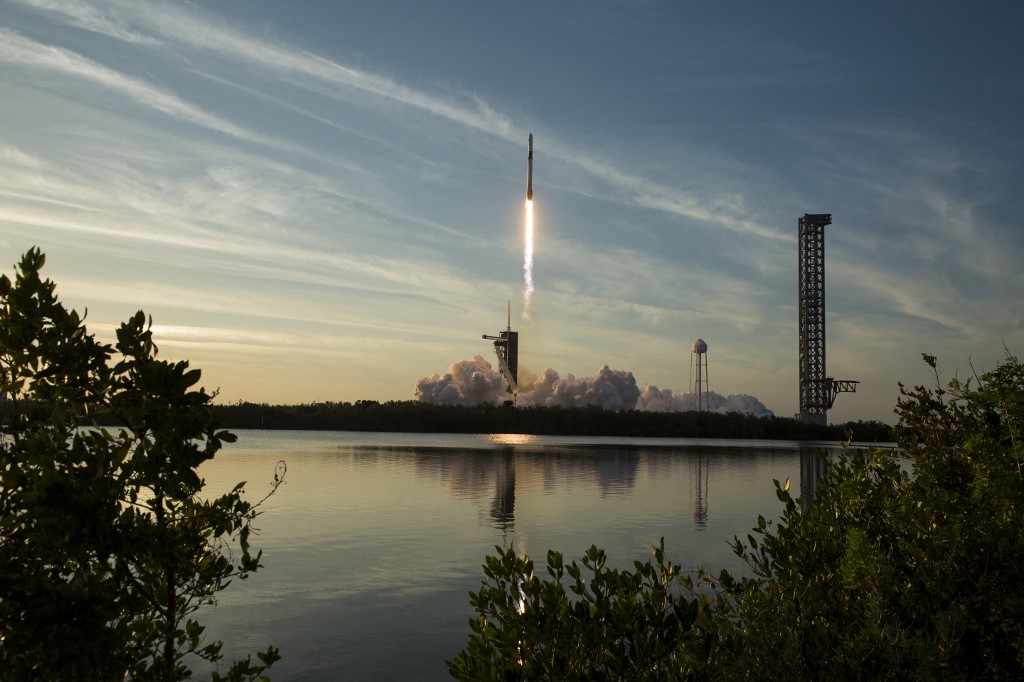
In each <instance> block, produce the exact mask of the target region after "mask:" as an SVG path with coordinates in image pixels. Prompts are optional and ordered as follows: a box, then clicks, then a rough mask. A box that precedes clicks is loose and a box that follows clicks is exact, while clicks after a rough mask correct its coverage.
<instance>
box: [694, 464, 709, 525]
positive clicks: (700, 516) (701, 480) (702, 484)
mask: <svg viewBox="0 0 1024 682" xmlns="http://www.w3.org/2000/svg"><path fill="white" fill-rule="evenodd" d="M690 484H691V485H692V486H693V490H692V491H691V492H690V515H691V517H692V519H693V525H694V526H696V527H697V528H700V529H703V528H706V527H707V525H708V456H707V455H706V454H704V453H703V452H698V453H697V455H696V456H695V457H694V458H692V459H691V460H690Z"/></svg>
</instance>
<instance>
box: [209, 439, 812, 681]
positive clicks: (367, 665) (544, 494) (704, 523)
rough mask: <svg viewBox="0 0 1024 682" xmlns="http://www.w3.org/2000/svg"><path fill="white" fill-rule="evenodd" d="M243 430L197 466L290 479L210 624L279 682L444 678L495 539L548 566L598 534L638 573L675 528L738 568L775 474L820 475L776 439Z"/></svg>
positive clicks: (217, 485)
mask: <svg viewBox="0 0 1024 682" xmlns="http://www.w3.org/2000/svg"><path fill="white" fill-rule="evenodd" d="M238 435H239V440H238V443H236V444H234V445H230V446H228V447H227V448H226V450H225V451H223V452H222V453H221V454H220V455H218V457H217V458H216V460H214V461H213V462H209V463H207V464H206V465H204V467H203V469H202V470H201V473H202V475H203V476H204V477H205V478H206V481H207V485H208V488H207V489H208V491H209V492H210V493H211V494H213V493H219V492H224V491H227V490H229V489H230V488H231V487H232V486H233V485H234V484H235V483H237V482H239V481H243V480H244V481H248V485H247V494H248V496H249V497H250V499H254V500H255V499H258V498H259V497H262V495H263V494H264V492H265V491H266V490H267V488H268V487H269V485H270V481H271V480H272V478H273V475H274V465H275V463H276V462H277V461H278V460H279V459H284V460H285V461H286V462H287V464H288V475H287V478H286V483H285V485H283V486H282V487H281V488H280V490H279V491H278V493H277V494H276V495H275V496H274V497H273V498H271V499H270V500H269V501H268V503H267V504H266V507H265V514H264V515H263V516H261V517H260V518H259V519H258V521H257V524H256V525H257V526H258V527H259V528H260V530H261V532H260V534H259V535H258V536H256V537H255V539H254V541H253V546H254V547H259V548H262V549H263V564H264V568H263V569H261V570H260V571H259V572H258V573H255V574H253V575H252V576H251V577H250V578H249V579H248V580H247V581H244V582H242V581H235V583H234V584H232V585H231V587H230V588H228V589H227V590H226V591H225V592H223V593H222V597H221V599H220V604H219V605H218V607H217V608H213V609H207V610H206V611H205V612H201V613H202V622H204V623H206V624H208V625H209V628H208V631H207V632H208V634H210V636H211V637H214V638H223V639H224V640H225V642H226V644H225V648H224V653H225V658H226V659H228V660H231V659H233V658H236V657H238V656H240V655H243V654H244V653H247V652H250V651H255V650H257V649H260V648H266V646H267V645H268V644H274V645H275V646H277V647H279V648H280V649H281V653H282V655H283V656H284V659H283V660H282V661H281V662H280V663H279V664H277V665H276V666H275V667H274V668H273V669H272V675H271V676H272V678H273V679H275V680H336V679H350V680H363V679H376V680H399V679H400V680H444V679H450V678H449V677H448V674H447V669H446V667H445V665H444V659H445V658H451V657H452V656H454V655H455V654H456V653H457V652H458V651H459V650H460V649H461V648H462V647H463V646H464V645H465V643H466V638H467V636H468V633H469V629H468V626H467V621H468V619H469V618H470V617H471V616H472V610H471V608H470V607H469V599H468V592H469V591H470V590H476V589H478V587H479V585H480V581H481V579H482V577H483V572H482V570H481V564H482V562H483V559H484V556H485V555H486V554H488V553H493V552H494V546H495V545H498V546H509V545H511V546H514V547H515V548H516V550H517V551H518V552H519V553H521V554H522V553H528V554H530V555H531V556H532V557H534V559H535V560H537V561H538V562H540V563H543V561H544V557H545V555H546V552H547V550H548V549H549V548H551V549H558V550H561V551H562V552H563V553H564V554H565V555H566V560H569V559H571V558H574V557H575V558H579V556H580V554H582V552H583V551H584V550H585V549H586V548H587V547H589V546H590V545H591V544H597V545H599V546H601V547H603V548H604V549H605V550H606V551H607V552H608V555H609V561H610V563H611V564H613V565H615V566H618V567H622V568H627V567H628V568H632V562H633V560H634V559H640V560H643V559H645V558H646V557H648V556H649V555H650V551H651V546H652V545H653V544H654V543H656V542H658V540H659V538H661V537H664V538H665V545H666V551H667V552H668V554H669V557H670V558H672V559H673V560H674V561H676V562H677V563H680V564H682V565H683V566H684V567H694V566H697V565H705V566H707V567H709V568H711V569H713V570H715V571H717V570H718V569H721V568H730V569H733V570H741V568H742V567H741V564H740V562H739V560H738V559H737V558H736V557H735V556H734V555H733V554H732V552H731V550H730V549H729V547H728V545H727V542H728V541H729V540H731V539H732V538H733V536H735V535H737V534H740V535H741V536H744V537H745V536H746V534H747V532H749V530H750V528H751V527H752V526H754V525H755V524H756V520H757V515H758V514H764V515H765V516H766V517H775V516H777V514H778V511H779V509H780V504H779V502H778V500H777V498H776V496H775V490H774V487H773V485H772V479H779V480H780V481H785V480H786V479H787V478H789V479H791V480H792V489H793V490H794V491H796V492H800V486H801V485H803V486H805V487H806V486H808V485H813V480H814V476H813V475H812V474H813V473H814V472H809V471H808V472H805V473H806V474H807V475H806V476H805V477H804V479H801V447H800V444H797V443H778V442H772V441H717V440H690V439H627V438H584V437H543V436H523V435H518V434H500V435H486V436H485V435H447V434H441V435H439V434H394V433H349V432H281V431H276V432H274V431H240V432H239V433H238ZM812 452H813V448H810V447H807V446H805V447H804V455H803V458H804V461H805V462H807V461H811V460H813V455H812ZM804 468H805V469H808V467H807V466H806V465H805V467H804ZM196 669H197V672H199V671H201V670H203V668H201V667H200V666H196Z"/></svg>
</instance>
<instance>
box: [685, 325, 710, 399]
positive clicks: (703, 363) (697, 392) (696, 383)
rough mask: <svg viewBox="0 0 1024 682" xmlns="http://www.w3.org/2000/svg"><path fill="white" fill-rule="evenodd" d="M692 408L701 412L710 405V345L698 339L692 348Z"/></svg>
mask: <svg viewBox="0 0 1024 682" xmlns="http://www.w3.org/2000/svg"><path fill="white" fill-rule="evenodd" d="M690 406H691V407H692V408H693V409H695V410H697V411H698V412H700V411H701V410H709V409H711V406H710V405H709V404H708V344H706V343H704V339H697V340H696V341H694V342H693V345H692V346H691V347H690Z"/></svg>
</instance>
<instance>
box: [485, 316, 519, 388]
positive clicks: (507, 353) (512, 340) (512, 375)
mask: <svg viewBox="0 0 1024 682" xmlns="http://www.w3.org/2000/svg"><path fill="white" fill-rule="evenodd" d="M483 338H485V339H487V340H488V341H493V342H494V354H495V355H497V356H498V368H499V369H500V370H501V375H502V376H503V377H505V381H506V382H507V383H508V392H509V393H511V394H512V400H511V401H510V402H512V403H513V404H514V403H515V400H516V396H517V395H518V394H519V332H514V331H512V301H509V302H508V327H507V328H506V329H505V331H503V332H499V333H498V335H497V336H488V335H487V334H484V335H483Z"/></svg>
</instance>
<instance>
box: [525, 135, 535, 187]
mask: <svg viewBox="0 0 1024 682" xmlns="http://www.w3.org/2000/svg"><path fill="white" fill-rule="evenodd" d="M526 198H527V199H528V200H529V201H533V133H530V153H529V154H528V155H527V157H526Z"/></svg>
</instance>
